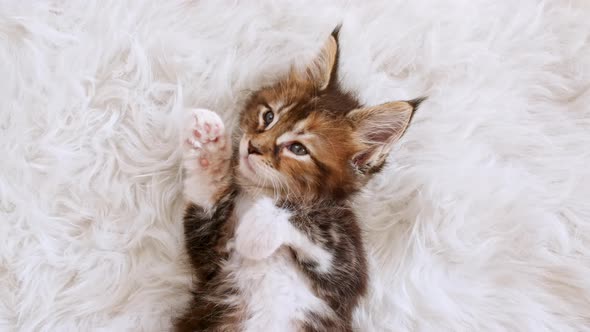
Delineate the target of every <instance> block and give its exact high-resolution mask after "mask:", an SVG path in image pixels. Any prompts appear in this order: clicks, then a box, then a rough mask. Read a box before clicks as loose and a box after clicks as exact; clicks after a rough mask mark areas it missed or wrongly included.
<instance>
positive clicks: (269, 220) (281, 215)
mask: <svg viewBox="0 0 590 332" xmlns="http://www.w3.org/2000/svg"><path fill="white" fill-rule="evenodd" d="M288 226H289V214H288V213H287V212H286V211H284V210H282V209H280V208H278V207H276V206H275V205H274V203H273V201H272V200H271V199H270V198H266V197H265V198H262V199H260V200H258V201H257V202H256V203H254V205H253V206H252V207H251V208H250V209H249V210H248V211H247V212H246V213H245V214H244V215H243V216H242V217H241V218H240V220H239V222H238V227H237V229H236V235H235V248H236V251H237V252H238V253H239V254H240V255H242V256H243V257H246V258H249V259H253V260H262V259H265V258H267V257H270V256H271V255H272V254H273V253H274V252H275V251H277V249H279V247H280V246H281V245H283V244H285V241H286V240H287V238H288V237H289V234H288V232H289V227H288Z"/></svg>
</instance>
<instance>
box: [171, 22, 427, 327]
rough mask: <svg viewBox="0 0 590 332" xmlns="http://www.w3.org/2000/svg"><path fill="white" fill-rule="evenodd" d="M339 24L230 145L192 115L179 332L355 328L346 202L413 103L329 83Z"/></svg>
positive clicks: (354, 244) (217, 128) (355, 252)
mask: <svg viewBox="0 0 590 332" xmlns="http://www.w3.org/2000/svg"><path fill="white" fill-rule="evenodd" d="M338 53H339V52H338V29H336V30H335V31H334V32H333V33H332V34H331V36H330V37H329V38H328V40H327V42H326V43H325V45H324V47H323V48H322V50H321V52H320V53H319V55H318V56H317V57H316V59H315V60H314V61H313V62H312V63H311V64H310V65H309V66H307V68H306V69H305V70H304V71H300V72H298V71H296V70H294V69H293V70H292V71H291V72H290V74H289V75H288V76H287V77H286V78H285V79H284V80H282V81H280V82H278V83H277V84H275V85H273V86H270V87H267V88H263V89H261V90H260V91H258V92H256V93H255V94H254V95H253V96H252V97H251V98H250V100H249V102H248V103H247V105H246V107H245V109H244V111H243V112H242V113H241V115H240V123H239V128H238V129H237V130H236V135H235V138H236V139H235V141H236V142H235V144H234V145H233V149H232V144H231V142H230V139H229V137H228V135H226V133H225V128H224V125H223V122H222V121H221V119H220V118H219V117H218V116H217V115H216V114H215V113H213V112H211V111H208V110H204V109H196V110H193V111H192V113H191V119H190V121H189V122H188V123H187V125H188V126H187V133H186V136H185V139H186V141H185V142H183V144H184V168H185V172H186V174H185V175H186V177H185V182H184V186H185V197H186V199H187V201H188V207H187V209H186V212H185V217H184V229H185V236H186V248H187V251H188V254H189V257H190V262H191V264H192V267H193V269H194V272H195V275H196V278H197V280H198V281H197V283H196V285H195V290H194V295H193V300H192V302H191V303H190V306H189V308H188V309H187V311H186V312H185V313H184V314H183V315H182V316H181V317H180V318H178V319H177V320H176V321H175V329H176V331H352V326H351V320H352V313H353V310H354V309H355V307H356V305H357V303H358V302H359V300H360V298H361V297H362V296H363V295H364V294H365V292H366V288H367V283H368V276H367V262H366V257H365V250H364V248H363V242H362V238H361V230H360V227H359V225H358V221H357V219H356V216H355V214H354V211H353V210H352V207H351V203H350V199H351V198H352V196H353V195H354V194H355V193H357V192H358V191H359V190H360V189H361V188H362V187H363V186H364V185H365V184H366V183H367V181H368V180H369V179H370V178H371V176H372V175H374V174H375V173H376V172H378V171H379V170H380V169H381V168H382V166H383V164H384V162H385V159H386V157H387V155H388V153H389V151H390V149H391V147H392V144H394V143H395V142H396V141H397V140H398V139H399V138H400V137H401V135H402V134H403V133H404V131H405V130H406V127H407V126H408V124H409V123H410V120H411V118H412V114H413V113H414V110H415V109H416V108H417V106H418V104H419V103H420V101H421V100H415V101H408V102H404V101H401V102H390V103H385V104H382V105H378V106H374V107H361V105H359V103H358V101H357V100H355V99H354V98H353V97H352V96H351V95H350V94H348V93H346V92H344V91H342V90H341V89H340V87H339V85H338V81H337V67H338Z"/></svg>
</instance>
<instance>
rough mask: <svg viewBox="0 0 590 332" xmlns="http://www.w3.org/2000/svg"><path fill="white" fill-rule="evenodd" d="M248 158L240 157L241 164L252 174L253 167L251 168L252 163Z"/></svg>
mask: <svg viewBox="0 0 590 332" xmlns="http://www.w3.org/2000/svg"><path fill="white" fill-rule="evenodd" d="M249 157H250V156H245V157H242V162H241V163H243V164H244V165H245V168H247V169H248V170H249V171H250V172H252V173H253V174H254V173H255V172H254V167H253V166H252V163H251V162H250V158H249Z"/></svg>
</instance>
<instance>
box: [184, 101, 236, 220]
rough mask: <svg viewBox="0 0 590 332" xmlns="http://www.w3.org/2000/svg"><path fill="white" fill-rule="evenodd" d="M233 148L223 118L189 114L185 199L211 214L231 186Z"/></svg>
mask: <svg viewBox="0 0 590 332" xmlns="http://www.w3.org/2000/svg"><path fill="white" fill-rule="evenodd" d="M230 158H231V146H230V142H229V138H228V136H227V134H226V133H225V126H224V125H223V121H222V120H221V118H220V117H219V116H218V115H217V114H216V113H214V112H212V111H209V110H206V109H201V108H199V109H192V110H190V117H189V119H188V120H187V122H186V127H185V132H184V136H183V159H184V160H183V166H184V170H185V178H184V196H185V198H186V199H187V200H188V201H190V202H192V203H194V204H196V205H198V206H200V207H202V208H204V209H206V210H208V209H210V208H211V207H213V206H214V205H215V203H216V202H215V201H216V197H218V196H219V193H220V192H221V191H223V189H225V187H226V185H227V183H229V179H227V178H228V176H227V175H228V171H229V164H230Z"/></svg>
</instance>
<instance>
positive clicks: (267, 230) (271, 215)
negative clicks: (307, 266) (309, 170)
mask: <svg viewBox="0 0 590 332" xmlns="http://www.w3.org/2000/svg"><path fill="white" fill-rule="evenodd" d="M237 205H238V206H237V208H236V211H235V216H236V218H237V220H239V221H238V223H239V224H238V227H237V230H236V234H235V249H236V251H235V252H234V254H233V255H232V257H231V258H230V261H229V263H227V266H226V267H225V268H226V270H227V271H230V272H231V273H230V275H231V276H232V277H233V279H234V282H235V283H236V284H237V285H238V288H239V289H240V292H241V294H242V295H243V296H244V297H245V299H246V303H247V312H248V315H249V319H248V320H247V321H246V322H245V330H246V331H252V332H257V331H297V329H296V327H297V326H298V324H297V323H298V322H301V321H304V320H305V314H306V313H307V312H308V311H314V312H318V313H322V314H326V315H331V314H332V311H331V309H330V308H329V307H328V306H327V304H326V303H324V302H323V301H322V300H321V299H319V298H317V297H316V296H315V295H314V294H313V292H312V291H311V285H310V284H309V282H308V281H307V279H306V277H305V276H304V275H303V274H302V273H301V272H299V270H298V267H297V266H295V263H294V262H293V257H292V255H291V254H290V252H289V251H288V249H287V248H286V247H281V246H282V245H283V244H292V243H293V244H296V245H297V246H298V247H299V246H308V247H309V248H308V251H309V253H310V254H313V255H316V256H314V257H313V258H316V257H319V258H320V259H321V260H323V261H320V265H321V266H324V265H325V264H329V263H326V257H325V256H326V253H324V255H323V256H322V253H320V252H319V249H317V248H316V249H314V248H313V247H317V246H315V244H312V243H311V242H310V241H309V240H308V239H306V238H304V236H303V234H300V233H299V231H298V230H297V229H295V228H294V227H293V226H292V225H291V224H290V223H289V220H288V218H289V216H290V215H289V213H288V212H287V211H285V210H282V209H279V208H277V207H275V206H274V204H273V202H272V200H271V199H270V198H266V197H262V198H257V199H255V201H252V199H250V198H243V197H242V198H240V199H239V200H238V203H237ZM230 246H233V244H230Z"/></svg>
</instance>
